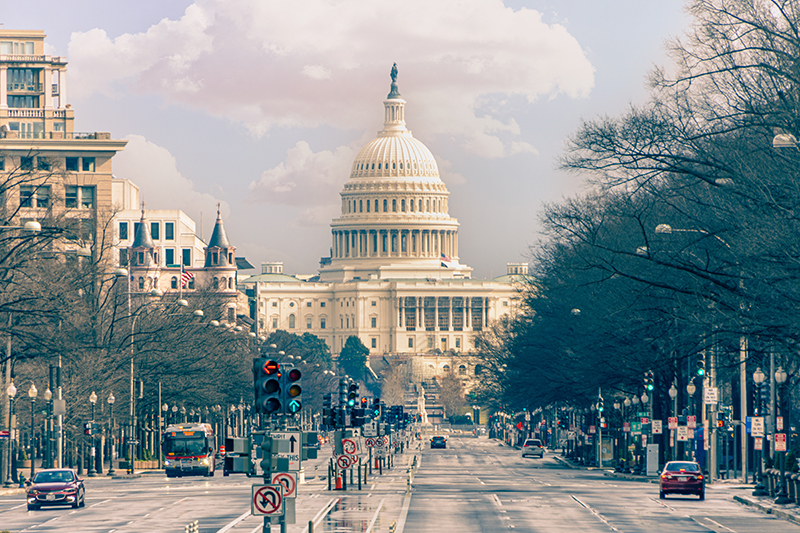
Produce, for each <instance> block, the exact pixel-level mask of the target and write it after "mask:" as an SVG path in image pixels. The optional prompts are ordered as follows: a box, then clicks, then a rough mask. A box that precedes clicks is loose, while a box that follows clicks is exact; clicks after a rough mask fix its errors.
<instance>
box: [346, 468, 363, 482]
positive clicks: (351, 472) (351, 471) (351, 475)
mask: <svg viewBox="0 0 800 533" xmlns="http://www.w3.org/2000/svg"><path fill="white" fill-rule="evenodd" d="M349 470H350V484H351V485H352V484H353V470H355V469H354V468H353V467H352V465H351V466H350V468H349ZM358 479H359V481H360V480H361V478H360V477H359V478H358Z"/></svg>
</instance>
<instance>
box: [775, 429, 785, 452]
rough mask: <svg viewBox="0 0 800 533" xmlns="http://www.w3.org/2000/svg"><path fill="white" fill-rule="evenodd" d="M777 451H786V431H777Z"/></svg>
mask: <svg viewBox="0 0 800 533" xmlns="http://www.w3.org/2000/svg"><path fill="white" fill-rule="evenodd" d="M775 451H776V452H785V451H786V433H775Z"/></svg>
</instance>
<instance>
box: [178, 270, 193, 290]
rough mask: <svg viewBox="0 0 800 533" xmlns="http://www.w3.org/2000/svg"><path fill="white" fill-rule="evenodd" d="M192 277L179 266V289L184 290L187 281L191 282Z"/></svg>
mask: <svg viewBox="0 0 800 533" xmlns="http://www.w3.org/2000/svg"><path fill="white" fill-rule="evenodd" d="M193 277H194V274H192V273H191V272H186V271H185V270H184V269H183V265H181V288H186V286H187V285H188V284H189V280H191V279H192V278H193Z"/></svg>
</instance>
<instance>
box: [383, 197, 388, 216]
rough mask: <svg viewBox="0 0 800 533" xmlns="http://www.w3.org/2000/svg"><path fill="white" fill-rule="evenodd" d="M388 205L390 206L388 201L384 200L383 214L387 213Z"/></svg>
mask: <svg viewBox="0 0 800 533" xmlns="http://www.w3.org/2000/svg"><path fill="white" fill-rule="evenodd" d="M388 205H389V203H388V201H387V200H386V199H384V200H383V212H384V213H385V212H386V211H387V207H388Z"/></svg>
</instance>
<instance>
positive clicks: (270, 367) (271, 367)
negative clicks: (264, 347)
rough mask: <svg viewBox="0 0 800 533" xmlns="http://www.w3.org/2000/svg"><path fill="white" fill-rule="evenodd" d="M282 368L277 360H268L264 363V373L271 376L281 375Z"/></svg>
mask: <svg viewBox="0 0 800 533" xmlns="http://www.w3.org/2000/svg"><path fill="white" fill-rule="evenodd" d="M280 369H281V367H280V365H279V364H278V363H276V362H275V361H267V362H266V363H264V373H265V374H267V375H268V376H271V375H273V374H277V375H280Z"/></svg>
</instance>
